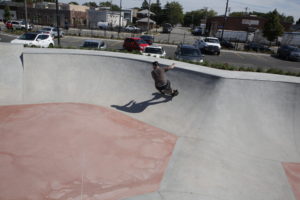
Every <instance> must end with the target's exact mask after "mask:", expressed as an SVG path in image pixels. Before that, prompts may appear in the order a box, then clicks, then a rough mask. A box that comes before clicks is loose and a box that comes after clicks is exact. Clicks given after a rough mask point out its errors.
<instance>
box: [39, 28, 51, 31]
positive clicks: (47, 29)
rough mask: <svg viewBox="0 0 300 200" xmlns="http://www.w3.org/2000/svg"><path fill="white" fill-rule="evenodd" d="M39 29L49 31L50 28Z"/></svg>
mask: <svg viewBox="0 0 300 200" xmlns="http://www.w3.org/2000/svg"><path fill="white" fill-rule="evenodd" d="M41 31H51V28H42V29H41Z"/></svg>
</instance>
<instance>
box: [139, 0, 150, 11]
mask: <svg viewBox="0 0 300 200" xmlns="http://www.w3.org/2000/svg"><path fill="white" fill-rule="evenodd" d="M141 9H142V10H145V9H149V3H148V1H147V0H144V1H143V3H142V7H141Z"/></svg>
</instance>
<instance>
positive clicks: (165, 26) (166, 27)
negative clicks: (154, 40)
mask: <svg viewBox="0 0 300 200" xmlns="http://www.w3.org/2000/svg"><path fill="white" fill-rule="evenodd" d="M172 29H173V27H172V24H169V23H164V24H163V33H171V31H172Z"/></svg>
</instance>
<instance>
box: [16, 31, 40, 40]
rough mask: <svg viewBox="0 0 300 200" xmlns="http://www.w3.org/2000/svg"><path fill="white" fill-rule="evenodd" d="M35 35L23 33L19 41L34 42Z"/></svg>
mask: <svg viewBox="0 0 300 200" xmlns="http://www.w3.org/2000/svg"><path fill="white" fill-rule="evenodd" d="M36 36H37V34H34V33H25V34H23V35H21V36H20V37H19V39H20V40H34V39H35V37H36Z"/></svg>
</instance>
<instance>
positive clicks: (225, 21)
mask: <svg viewBox="0 0 300 200" xmlns="http://www.w3.org/2000/svg"><path fill="white" fill-rule="evenodd" d="M228 1H229V0H227V2H226V8H225V15H224V22H223V27H222V35H221V40H223V35H224V28H225V23H226V17H227V9H228Z"/></svg>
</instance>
